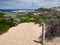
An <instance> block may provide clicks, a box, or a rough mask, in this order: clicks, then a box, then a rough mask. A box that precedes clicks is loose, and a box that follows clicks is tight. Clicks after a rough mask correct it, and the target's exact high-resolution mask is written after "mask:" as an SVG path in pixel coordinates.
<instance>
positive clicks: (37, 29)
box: [0, 22, 60, 45]
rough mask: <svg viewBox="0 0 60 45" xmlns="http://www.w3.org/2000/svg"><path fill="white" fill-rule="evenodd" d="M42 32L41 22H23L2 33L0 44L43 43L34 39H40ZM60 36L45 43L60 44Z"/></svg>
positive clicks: (50, 44)
mask: <svg viewBox="0 0 60 45" xmlns="http://www.w3.org/2000/svg"><path fill="white" fill-rule="evenodd" d="M41 34H42V26H39V24H34V23H32V22H30V23H21V24H18V26H15V27H12V28H10V29H9V31H8V32H6V33H4V34H2V35H0V45H41V44H40V43H36V42H34V41H33V40H38V38H39V37H40V36H41ZM59 44H60V38H55V39H54V40H53V41H48V42H45V45H59Z"/></svg>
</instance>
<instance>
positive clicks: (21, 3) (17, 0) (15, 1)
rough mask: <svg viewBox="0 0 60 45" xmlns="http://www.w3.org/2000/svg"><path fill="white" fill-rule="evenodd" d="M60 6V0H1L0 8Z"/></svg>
mask: <svg viewBox="0 0 60 45" xmlns="http://www.w3.org/2000/svg"><path fill="white" fill-rule="evenodd" d="M57 6H60V0H0V9H37V8H41V7H44V8H51V7H57Z"/></svg>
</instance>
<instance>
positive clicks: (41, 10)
mask: <svg viewBox="0 0 60 45" xmlns="http://www.w3.org/2000/svg"><path fill="white" fill-rule="evenodd" d="M35 11H36V12H51V11H52V12H53V11H60V6H59V7H53V8H38V9H36V10H35Z"/></svg>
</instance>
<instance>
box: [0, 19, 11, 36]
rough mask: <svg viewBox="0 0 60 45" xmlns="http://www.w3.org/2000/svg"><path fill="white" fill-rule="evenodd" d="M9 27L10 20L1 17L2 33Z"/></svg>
mask: <svg viewBox="0 0 60 45" xmlns="http://www.w3.org/2000/svg"><path fill="white" fill-rule="evenodd" d="M9 28H10V25H9V22H8V21H6V20H5V19H0V35H1V34H3V33H5V32H7V31H8V29H9Z"/></svg>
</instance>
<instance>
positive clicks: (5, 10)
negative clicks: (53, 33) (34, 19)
mask: <svg viewBox="0 0 60 45" xmlns="http://www.w3.org/2000/svg"><path fill="white" fill-rule="evenodd" d="M33 10H34V9H0V12H25V11H27V12H30V11H33Z"/></svg>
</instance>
